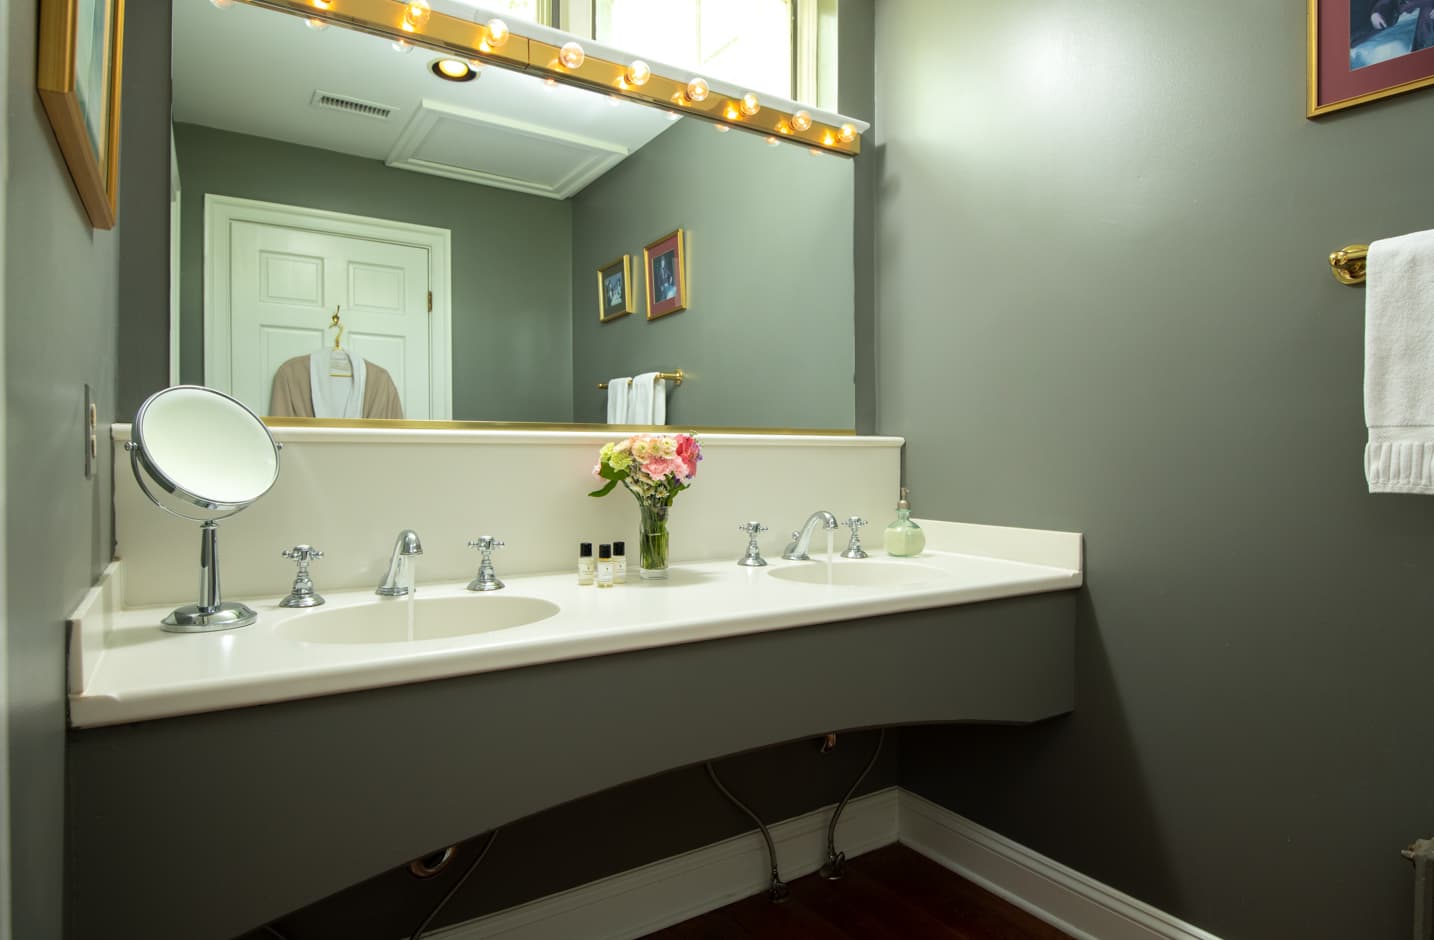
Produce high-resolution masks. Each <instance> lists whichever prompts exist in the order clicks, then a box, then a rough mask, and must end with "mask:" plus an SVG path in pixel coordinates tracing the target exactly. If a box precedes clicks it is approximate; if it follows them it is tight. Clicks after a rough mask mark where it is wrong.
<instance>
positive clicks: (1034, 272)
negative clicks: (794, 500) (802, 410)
mask: <svg viewBox="0 0 1434 940" xmlns="http://www.w3.org/2000/svg"><path fill="white" fill-rule="evenodd" d="M877 37H878V70H877V76H878V104H879V115H880V120H881V133H880V150H881V151H882V154H881V156H882V163H883V168H882V178H881V193H882V204H881V206H880V227H879V231H878V244H879V246H880V248H879V265H878V271H879V293H878V296H879V304H880V318H879V334H878V339H879V358H878V367H879V376H880V379H879V387H878V400H879V401H878V403H879V427H880V430H881V431H882V433H886V434H901V435H905V436H906V438H907V442H908V447H907V455H906V461H907V463H906V467H907V475H908V481H909V483H910V485H911V487H912V499H913V502H914V505H915V506H916V509H917V510H918V512H920V513H921V514H927V515H930V516H933V517H935V518H942V519H961V520H967V521H972V522H987V523H998V524H1001V525H1028V526H1038V527H1043V528H1056V529H1074V530H1080V531H1083V532H1085V533H1086V537H1087V545H1088V551H1089V554H1088V565H1089V568H1088V573H1087V584H1088V588H1087V590H1086V591H1085V592H1084V598H1083V603H1082V613H1081V618H1080V623H1079V627H1078V634H1077V643H1078V651H1077V669H1078V680H1079V686H1078V696H1079V698H1078V705H1077V708H1076V711H1075V713H1074V715H1073V716H1071V717H1070V718H1068V719H1060V720H1057V721H1056V722H1053V723H1048V724H1047V725H1043V726H1038V727H1034V728H1011V729H974V728H972V729H949V730H926V731H921V732H915V733H910V734H907V735H905V736H903V740H902V743H901V754H902V768H901V779H902V782H903V784H904V785H906V786H909V787H911V788H913V789H915V790H916V791H917V792H919V793H922V794H924V795H926V796H928V797H931V798H934V799H936V800H938V801H939V802H941V803H943V804H945V805H947V806H950V807H952V808H954V809H956V810H957V811H959V812H962V813H965V814H967V815H969V816H971V817H973V818H975V819H976V820H977V821H979V822H982V823H984V824H986V825H989V826H992V827H994V828H996V829H997V830H999V831H1000V832H1002V833H1004V834H1005V835H1007V836H1010V837H1011V838H1014V839H1016V840H1018V841H1020V842H1023V843H1025V844H1027V845H1029V846H1032V847H1033V848H1035V849H1037V850H1039V851H1042V852H1046V853H1048V854H1050V855H1052V856H1054V857H1055V858H1056V859H1058V860H1060V861H1061V862H1064V863H1066V864H1068V865H1071V866H1073V867H1075V868H1076V869H1078V870H1080V871H1083V872H1086V873H1087V874H1090V875H1092V876H1094V877H1096V878H1099V879H1101V880H1103V881H1106V882H1108V883H1110V884H1112V885H1114V886H1116V887H1117V888H1120V889H1122V890H1124V891H1127V892H1129V893H1131V894H1133V895H1135V896H1136V897H1139V898H1142V899H1144V900H1146V901H1149V902H1151V903H1154V904H1156V905H1158V906H1160V907H1162V908H1165V909H1167V910H1169V911H1171V912H1172V913H1174V914H1176V915H1178V916H1181V917H1183V918H1186V919H1188V920H1190V921H1193V922H1194V923H1196V924H1198V925H1200V926H1202V927H1204V928H1206V929H1208V930H1211V931H1213V932H1214V933H1216V934H1217V935H1219V936H1221V937H1223V938H1226V940H1263V938H1271V937H1301V938H1306V940H1334V938H1347V937H1396V936H1408V935H1409V932H1410V917H1411V913H1410V907H1411V905H1410V895H1411V890H1410V885H1411V880H1410V869H1409V866H1408V864H1407V863H1406V862H1404V861H1403V860H1402V859H1401V858H1400V857H1399V854H1398V852H1399V849H1400V848H1401V847H1402V846H1404V845H1406V844H1407V843H1408V842H1409V841H1410V840H1412V839H1414V838H1416V837H1420V836H1427V835H1430V833H1431V829H1434V787H1431V786H1430V781H1431V779H1434V750H1431V749H1430V748H1429V747H1428V745H1427V742H1428V740H1429V719H1428V713H1427V709H1426V708H1425V701H1426V696H1425V695H1424V690H1425V689H1426V688H1427V683H1428V672H1429V668H1428V667H1429V663H1430V662H1431V661H1434V621H1431V615H1430V611H1431V610H1434V578H1431V577H1430V572H1431V571H1432V570H1434V500H1430V499H1427V498H1425V499H1421V498H1417V497H1407V496H1370V495H1368V494H1367V493H1366V492H1365V488H1364V480H1363V475H1362V463H1361V449H1362V444H1363V440H1364V431H1363V426H1362V425H1363V422H1362V404H1361V402H1362V399H1361V374H1362V358H1361V357H1362V309H1363V302H1364V295H1363V292H1362V290H1359V289H1351V288H1348V287H1343V286H1340V285H1338V284H1336V283H1335V281H1334V280H1333V279H1332V278H1331V277H1330V274H1329V268H1328V265H1327V264H1326V262H1325V257H1326V255H1327V254H1328V252H1330V251H1332V250H1334V249H1336V248H1339V247H1341V246H1343V245H1345V244H1346V243H1349V242H1356V241H1360V242H1362V241H1368V240H1370V239H1373V238H1378V237H1382V236H1387V235H1394V234H1399V233H1402V232H1407V231H1411V230H1417V229H1426V228H1429V227H1430V226H1431V224H1434V191H1431V189H1430V187H1429V185H1428V181H1429V159H1428V156H1429V153H1430V152H1431V150H1434V120H1431V117H1434V95H1431V93H1429V92H1427V91H1426V92H1421V93H1416V94H1413V95H1407V96H1404V97H1402V98H1398V99H1393V100H1389V101H1386V102H1383V103H1378V104H1373V105H1366V106H1362V107H1359V108H1356V109H1353V110H1350V111H1347V112H1344V113H1343V114H1341V115H1338V116H1331V117H1329V118H1326V119H1322V120H1320V121H1314V122H1312V121H1307V120H1306V119H1305V118H1304V94H1305V89H1304V66H1305V18H1304V5H1303V4H1300V3H1294V2H1286V3H1253V4H1252V3H1242V2H1235V0H1212V2H1209V3H1201V4H1183V5H1182V4H1165V5H1161V6H1160V8H1159V10H1158V11H1156V10H1153V9H1152V8H1151V6H1150V5H1149V4H1144V3H1137V2H1135V0H1100V2H1096V3H1085V4H1047V5H1045V6H1043V7H1041V12H1040V13H1039V15H1032V16H1013V15H1012V13H1011V11H1010V10H1009V9H1007V8H1005V7H1001V6H991V5H980V4H968V3H962V4H951V3H941V2H935V0H913V2H906V3H884V4H881V5H880V6H879V7H878V15H877Z"/></svg>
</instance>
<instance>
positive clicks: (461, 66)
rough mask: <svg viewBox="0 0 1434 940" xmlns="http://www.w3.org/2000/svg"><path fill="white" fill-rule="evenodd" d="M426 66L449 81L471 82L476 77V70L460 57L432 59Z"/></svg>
mask: <svg viewBox="0 0 1434 940" xmlns="http://www.w3.org/2000/svg"><path fill="white" fill-rule="evenodd" d="M428 68H429V69H430V70H431V71H432V72H433V74H434V75H437V76H438V77H439V78H441V79H443V80H444V81H449V82H471V81H473V79H475V78H477V77H478V70H477V69H475V68H473V66H471V65H469V64H468V63H467V62H464V61H462V60H461V59H434V60H433V61H432V62H431V63H429V66H428Z"/></svg>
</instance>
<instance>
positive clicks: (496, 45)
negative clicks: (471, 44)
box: [483, 16, 509, 49]
mask: <svg viewBox="0 0 1434 940" xmlns="http://www.w3.org/2000/svg"><path fill="white" fill-rule="evenodd" d="M508 36H509V33H508V24H507V23H505V22H503V21H502V20H500V19H498V18H497V17H496V16H495V17H493V18H492V19H491V20H489V21H488V38H487V39H484V40H483V42H484V44H486V45H487V46H488V47H489V48H491V49H501V48H503V47H504V46H506V45H507V44H508Z"/></svg>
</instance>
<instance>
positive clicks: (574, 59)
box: [558, 42, 587, 69]
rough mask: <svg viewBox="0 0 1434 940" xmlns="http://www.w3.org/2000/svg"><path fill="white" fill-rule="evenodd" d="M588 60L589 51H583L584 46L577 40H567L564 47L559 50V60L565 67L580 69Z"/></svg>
mask: <svg viewBox="0 0 1434 940" xmlns="http://www.w3.org/2000/svg"><path fill="white" fill-rule="evenodd" d="M586 60H587V53H585V52H583V47H582V46H580V45H578V44H577V43H575V42H565V43H563V48H561V49H559V50H558V61H559V62H561V63H562V64H563V68H565V69H580V68H582V67H583V62H584V61H586Z"/></svg>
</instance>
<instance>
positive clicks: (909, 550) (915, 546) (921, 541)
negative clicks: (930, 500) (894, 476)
mask: <svg viewBox="0 0 1434 940" xmlns="http://www.w3.org/2000/svg"><path fill="white" fill-rule="evenodd" d="M883 538H884V539H885V542H886V553H887V554H888V555H895V556H896V557H898V558H906V557H909V556H911V555H920V554H921V550H922V549H923V548H925V547H926V533H925V532H922V531H921V526H919V525H917V524H916V523H914V522H912V521H911V503H909V502H907V500H906V487H904V486H903V487H902V488H901V500H900V501H899V502H898V503H897V504H896V521H895V522H893V523H892V524H891V525H889V526H887V527H886V531H885V532H884V533H883Z"/></svg>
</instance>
